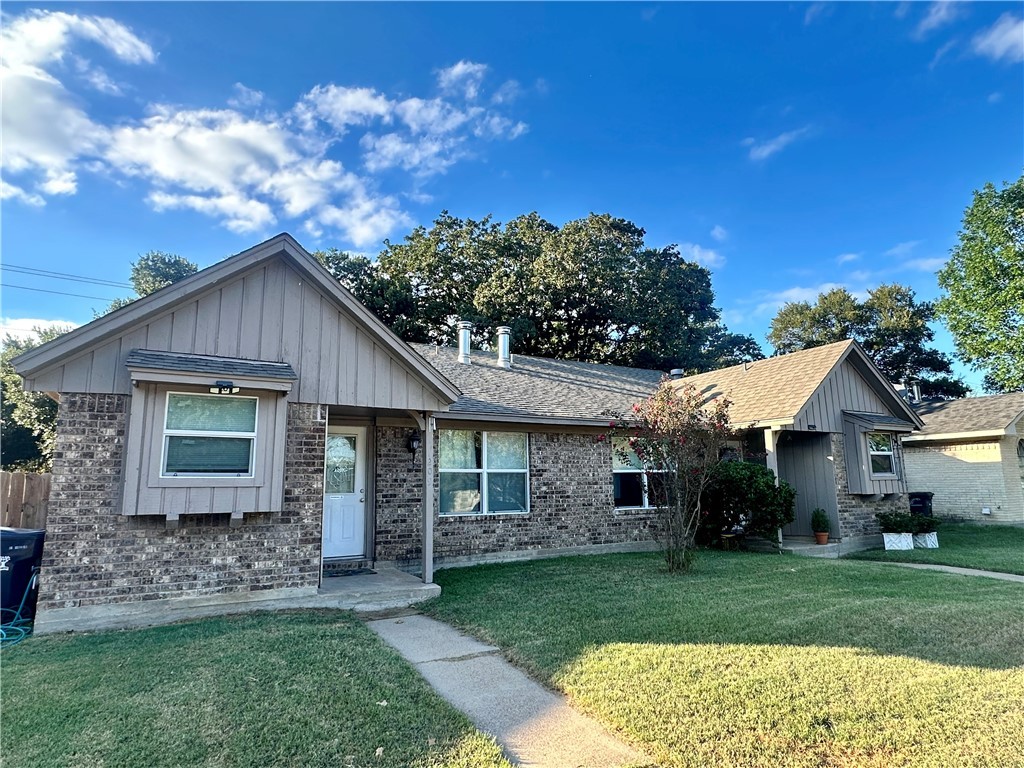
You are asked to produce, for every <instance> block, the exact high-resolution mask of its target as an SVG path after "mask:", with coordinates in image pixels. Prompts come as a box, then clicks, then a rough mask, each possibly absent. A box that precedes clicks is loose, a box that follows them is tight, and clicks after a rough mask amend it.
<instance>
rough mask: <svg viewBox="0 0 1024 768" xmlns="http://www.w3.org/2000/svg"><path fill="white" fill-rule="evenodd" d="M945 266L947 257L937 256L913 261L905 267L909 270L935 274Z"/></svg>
mask: <svg viewBox="0 0 1024 768" xmlns="http://www.w3.org/2000/svg"><path fill="white" fill-rule="evenodd" d="M945 264H946V259H945V257H943V256H936V257H934V258H930V259H911V260H910V261H908V262H907V263H906V264H905V265H904V266H906V267H907V268H908V269H916V270H920V271H921V272H935V271H936V270H938V269H941V268H942V267H943V266H945Z"/></svg>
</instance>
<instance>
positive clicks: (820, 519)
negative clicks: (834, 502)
mask: <svg viewBox="0 0 1024 768" xmlns="http://www.w3.org/2000/svg"><path fill="white" fill-rule="evenodd" d="M811 530H812V531H814V532H815V533H829V532H830V531H831V530H832V521H831V520H829V519H828V512H826V511H825V510H824V509H822V508H821V507H818V508H817V509H815V510H813V511H812V512H811Z"/></svg>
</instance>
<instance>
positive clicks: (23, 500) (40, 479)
mask: <svg viewBox="0 0 1024 768" xmlns="http://www.w3.org/2000/svg"><path fill="white" fill-rule="evenodd" d="M49 499H50V475H49V474H45V475H36V474H29V473H26V472H0V523H2V524H3V525H5V526H8V527H10V528H45V527H46V504H47V501H49Z"/></svg>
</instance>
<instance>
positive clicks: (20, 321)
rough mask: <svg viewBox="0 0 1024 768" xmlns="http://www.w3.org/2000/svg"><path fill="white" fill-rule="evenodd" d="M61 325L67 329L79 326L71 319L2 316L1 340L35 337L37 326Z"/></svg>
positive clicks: (0, 322)
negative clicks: (11, 337) (10, 337)
mask: <svg viewBox="0 0 1024 768" xmlns="http://www.w3.org/2000/svg"><path fill="white" fill-rule="evenodd" d="M53 327H59V328H63V329H66V330H71V329H72V328H77V327H78V323H73V322H71V321H70V320H50V319H42V318H35V317H0V340H2V339H6V338H7V337H8V336H13V337H14V338H16V339H33V340H34V339H35V338H36V333H35V331H36V329H37V328H53Z"/></svg>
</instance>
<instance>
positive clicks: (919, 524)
mask: <svg viewBox="0 0 1024 768" xmlns="http://www.w3.org/2000/svg"><path fill="white" fill-rule="evenodd" d="M911 522H912V524H913V528H911V529H910V532H911V533H935V531H937V530H938V528H939V521H938V520H936V519H935V518H934V517H925V516H924V515H911Z"/></svg>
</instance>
